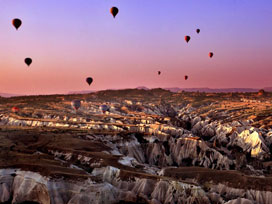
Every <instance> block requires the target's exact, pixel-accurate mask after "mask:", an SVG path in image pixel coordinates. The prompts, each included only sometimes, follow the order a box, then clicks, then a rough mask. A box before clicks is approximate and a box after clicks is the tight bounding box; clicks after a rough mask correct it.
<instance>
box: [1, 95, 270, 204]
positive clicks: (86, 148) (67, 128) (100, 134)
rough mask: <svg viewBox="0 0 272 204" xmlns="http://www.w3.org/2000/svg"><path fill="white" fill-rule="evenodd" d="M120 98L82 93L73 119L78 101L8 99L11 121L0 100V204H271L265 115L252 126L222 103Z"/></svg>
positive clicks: (248, 119) (174, 97) (155, 97)
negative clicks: (74, 103) (73, 106)
mask: <svg viewBox="0 0 272 204" xmlns="http://www.w3.org/2000/svg"><path fill="white" fill-rule="evenodd" d="M133 91H134V90H132V92H133ZM120 93H121V92H114V94H111V91H105V92H102V93H96V94H94V95H86V96H84V97H86V98H85V99H81V101H82V106H81V107H80V109H79V110H78V111H74V110H72V109H71V107H70V101H71V100H72V99H74V97H82V96H62V97H61V100H60V101H58V102H56V100H57V98H58V96H54V97H52V96H48V97H49V98H48V99H46V100H45V98H43V99H40V100H35V101H38V102H36V103H37V104H36V103H35V104H33V102H32V101H33V100H34V99H33V98H31V99H27V98H26V99H24V98H23V99H21V98H20V99H12V100H11V102H10V103H17V102H16V100H18V104H17V106H18V105H20V104H21V105H22V104H24V105H25V107H24V108H21V110H22V111H21V112H19V113H17V114H15V113H11V112H9V111H8V110H7V108H6V107H7V106H6V104H4V103H1V101H0V149H1V152H0V169H1V170H0V203H14V204H15V203H16V204H17V203H24V202H25V203H26V202H32V203H39V204H41V203H42V204H47V203H50V204H51V203H56V204H66V203H68V204H76V203H97V204H100V203H101V204H102V203H116V204H121V203H130V204H132V203H141V204H143V203H148V204H151V203H153V204H177V203H178V204H179V203H180V204H183V203H186V204H187V203H188V204H196V203H199V204H202V203H204V204H206V203H207V204H208V203H212V204H223V203H234V204H235V203H245V204H247V203H254V204H257V203H258V204H259V203H264V204H270V203H271V200H272V199H271V198H272V194H271V192H272V187H271V186H272V181H271V173H272V162H271V149H272V139H271V138H272V129H271V128H272V127H271V128H269V121H270V120H271V119H272V118H269V117H270V116H269V114H267V116H266V115H265V116H264V114H263V112H264V113H265V114H266V113H267V112H268V110H266V112H265V111H264V110H261V111H263V112H261V111H260V114H259V116H256V118H257V119H258V118H260V120H261V121H262V122H260V121H258V120H257V119H254V117H251V116H250V114H252V112H247V113H245V111H246V110H247V109H245V108H244V106H245V105H244V104H238V103H240V100H238V101H235V102H233V104H231V105H229V106H228V103H229V100H230V99H229V97H228V98H227V99H226V100H225V101H224V103H223V102H221V101H220V100H221V96H220V97H218V96H216V95H215V96H216V99H214V101H212V102H205V103H203V104H199V103H200V101H199V98H201V97H203V94H201V93H197V94H198V95H197V97H196V98H197V99H196V100H193V99H192V98H190V97H192V96H191V95H192V94H191V93H190V94H189V93H188V94H186V93H175V94H172V93H170V92H167V91H165V90H155V91H154V92H149V91H146V92H144V93H143V92H141V91H140V92H137V91H136V94H138V95H137V96H135V95H133V97H128V96H130V93H129V91H124V92H122V93H121V94H122V97H118V94H120ZM109 94H110V96H109ZM200 96H201V97H200ZM50 97H51V98H50ZM127 97H128V98H127ZM108 98H110V100H108V101H105V100H106V99H108ZM237 98H238V97H237ZM207 99H208V100H213V99H212V97H210V95H209V97H207ZM5 100H9V99H5ZM167 100H168V101H167ZM186 100H188V101H189V102H185V101H186ZM44 101H46V102H44ZM165 101H166V102H165ZM194 103H195V104H196V105H197V106H196V105H193V104H194ZM241 103H242V102H241ZM247 103H248V102H247ZM249 103H250V102H249ZM254 103H255V102H254ZM28 104H31V105H28ZM102 104H106V105H107V106H108V107H109V109H108V110H107V111H105V112H103V111H102V110H101V105H102ZM237 104H238V105H237ZM251 105H252V104H251ZM227 106H228V107H229V108H226V107H227ZM259 106H262V104H260V103H258V106H255V107H254V108H255V109H257V108H259ZM247 116H250V117H247ZM263 117H266V118H265V119H263ZM252 118H253V119H252ZM256 123H260V124H258V125H256Z"/></svg>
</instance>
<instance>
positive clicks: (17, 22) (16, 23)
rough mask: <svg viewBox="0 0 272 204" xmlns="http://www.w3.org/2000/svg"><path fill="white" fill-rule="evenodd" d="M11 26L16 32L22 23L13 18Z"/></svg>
mask: <svg viewBox="0 0 272 204" xmlns="http://www.w3.org/2000/svg"><path fill="white" fill-rule="evenodd" d="M12 25H13V26H14V27H15V28H16V30H18V28H20V26H21V25H22V21H21V20H20V19H18V18H15V19H13V20H12Z"/></svg>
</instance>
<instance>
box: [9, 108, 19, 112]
mask: <svg viewBox="0 0 272 204" xmlns="http://www.w3.org/2000/svg"><path fill="white" fill-rule="evenodd" d="M11 111H12V112H13V113H18V112H19V108H18V107H16V106H14V107H12V108H11Z"/></svg>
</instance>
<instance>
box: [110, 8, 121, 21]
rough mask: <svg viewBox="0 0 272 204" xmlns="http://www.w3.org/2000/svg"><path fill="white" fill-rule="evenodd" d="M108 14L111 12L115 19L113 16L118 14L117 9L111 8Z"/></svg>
mask: <svg viewBox="0 0 272 204" xmlns="http://www.w3.org/2000/svg"><path fill="white" fill-rule="evenodd" d="M110 12H111V14H112V15H113V17H114V18H115V16H116V15H117V14H118V12H119V9H118V8H117V7H112V8H111V9H110Z"/></svg>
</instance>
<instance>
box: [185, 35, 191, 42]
mask: <svg viewBox="0 0 272 204" xmlns="http://www.w3.org/2000/svg"><path fill="white" fill-rule="evenodd" d="M184 39H185V41H186V42H187V43H188V42H189V41H190V39H191V37H190V36H188V35H186V36H185V37H184Z"/></svg>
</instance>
